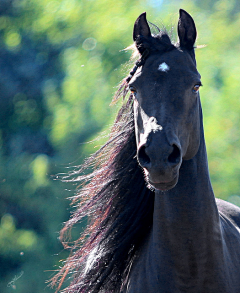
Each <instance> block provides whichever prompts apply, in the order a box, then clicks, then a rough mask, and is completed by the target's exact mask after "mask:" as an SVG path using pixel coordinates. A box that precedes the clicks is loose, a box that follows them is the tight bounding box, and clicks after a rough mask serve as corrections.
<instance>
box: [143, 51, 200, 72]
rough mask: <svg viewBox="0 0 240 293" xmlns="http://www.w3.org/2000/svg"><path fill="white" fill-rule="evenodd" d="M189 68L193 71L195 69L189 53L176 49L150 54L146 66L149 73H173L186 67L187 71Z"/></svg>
mask: <svg viewBox="0 0 240 293" xmlns="http://www.w3.org/2000/svg"><path fill="white" fill-rule="evenodd" d="M190 68H191V69H192V70H194V71H195V70H196V68H195V65H194V62H193V60H192V59H191V57H190V55H189V54H187V53H185V52H181V51H178V50H174V51H171V52H167V53H165V54H159V55H155V56H151V57H150V58H149V63H148V64H147V66H146V69H147V70H148V71H149V73H153V74H156V73H157V72H160V73H166V74H171V73H172V74H174V72H176V71H178V70H181V71H182V72H183V71H184V69H187V70H188V71H189V69H190Z"/></svg>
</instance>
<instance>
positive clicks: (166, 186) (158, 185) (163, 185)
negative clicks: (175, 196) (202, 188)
mask: <svg viewBox="0 0 240 293" xmlns="http://www.w3.org/2000/svg"><path fill="white" fill-rule="evenodd" d="M148 182H149V184H150V185H151V186H152V187H153V188H154V189H157V190H161V191H167V190H170V189H172V188H173V187H175V186H176V184H177V182H178V175H176V176H175V177H174V178H173V180H171V181H164V182H151V180H148Z"/></svg>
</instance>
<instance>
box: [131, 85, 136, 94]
mask: <svg viewBox="0 0 240 293" xmlns="http://www.w3.org/2000/svg"><path fill="white" fill-rule="evenodd" d="M129 90H130V92H131V93H132V94H134V95H135V94H136V93H137V91H136V89H135V88H134V87H132V86H130V87H129Z"/></svg>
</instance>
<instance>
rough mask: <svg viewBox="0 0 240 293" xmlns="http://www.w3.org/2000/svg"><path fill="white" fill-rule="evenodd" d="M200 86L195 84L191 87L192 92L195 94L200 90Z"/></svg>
mask: <svg viewBox="0 0 240 293" xmlns="http://www.w3.org/2000/svg"><path fill="white" fill-rule="evenodd" d="M200 86H201V84H195V86H194V87H193V92H194V93H197V92H198V91H199V89H200Z"/></svg>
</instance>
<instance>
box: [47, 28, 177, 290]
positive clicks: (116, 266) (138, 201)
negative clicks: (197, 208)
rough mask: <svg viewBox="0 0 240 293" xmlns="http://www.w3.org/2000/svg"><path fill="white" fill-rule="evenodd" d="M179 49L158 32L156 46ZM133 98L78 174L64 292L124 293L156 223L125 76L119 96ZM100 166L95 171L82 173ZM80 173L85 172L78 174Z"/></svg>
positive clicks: (69, 224) (60, 281) (66, 231)
mask: <svg viewBox="0 0 240 293" xmlns="http://www.w3.org/2000/svg"><path fill="white" fill-rule="evenodd" d="M173 48H175V46H174V45H172V44H171V41H170V38H169V36H168V35H167V33H166V32H165V33H164V34H163V33H160V34H158V35H156V36H155V37H154V42H153V43H151V44H149V49H151V51H153V50H155V51H159V50H169V49H173ZM126 96H128V97H127V100H126V101H125V102H124V104H123V106H122V107H121V109H120V110H119V112H118V115H117V117H116V120H115V122H114V125H113V127H112V130H111V133H110V136H109V140H108V141H107V142H106V143H105V145H103V146H102V147H101V148H100V149H99V150H98V151H97V152H96V153H95V154H93V155H92V156H90V157H89V158H88V159H87V160H86V161H85V163H84V164H83V166H81V168H80V170H79V171H78V172H77V173H75V174H70V176H72V175H75V177H76V178H75V179H72V181H74V182H81V183H82V184H81V187H80V188H79V190H78V192H77V194H76V196H74V198H73V203H74V205H76V203H77V209H76V211H75V212H74V213H73V215H72V217H71V218H70V219H69V220H68V221H67V222H66V223H65V226H64V228H63V229H62V230H61V234H60V239H61V241H62V243H63V245H64V247H65V248H71V254H70V256H69V257H68V258H67V260H66V262H65V264H64V266H63V267H62V268H61V269H60V271H59V273H58V274H57V275H56V276H55V277H54V278H53V279H52V284H54V285H56V284H58V289H57V291H58V290H60V288H61V287H62V284H63V281H64V279H65V278H66V276H67V275H71V274H72V275H73V279H72V282H71V284H70V285H69V287H67V288H65V289H63V291H62V292H68V293H70V292H86V293H90V292H102V291H101V290H102V289H103V288H104V292H114V293H115V292H120V290H121V287H122V286H124V282H125V280H126V278H127V275H128V272H129V268H130V267H131V263H132V261H133V258H134V256H135V254H136V251H137V250H138V249H139V247H140V246H141V244H142V243H143V241H144V239H145V238H146V236H147V234H148V233H149V231H150V229H151V227H152V215H153V204H154V191H153V190H151V189H149V188H148V186H147V183H146V181H145V180H144V174H143V170H142V168H141V167H140V166H139V164H138V161H137V157H136V138H135V130H134V119H133V105H132V94H130V95H128V83H127V82H126V79H124V80H123V82H122V84H121V85H120V87H119V89H118V91H117V92H116V95H115V98H114V100H116V99H119V98H123V99H125V97H126ZM92 167H94V170H93V171H92V173H90V174H88V175H79V174H80V173H82V172H83V171H84V170H86V169H88V168H92ZM78 175H79V176H78ZM85 217H88V219H89V224H88V226H87V228H86V230H85V232H84V234H83V235H81V237H80V238H79V239H78V240H76V241H75V242H74V243H73V245H71V246H70V245H69V243H68V241H67V237H66V236H68V235H69V231H70V230H71V228H72V227H73V226H74V225H75V224H76V223H79V222H80V221H81V220H83V219H84V218H85Z"/></svg>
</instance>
